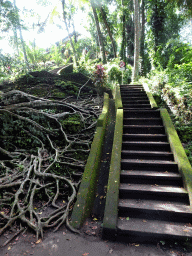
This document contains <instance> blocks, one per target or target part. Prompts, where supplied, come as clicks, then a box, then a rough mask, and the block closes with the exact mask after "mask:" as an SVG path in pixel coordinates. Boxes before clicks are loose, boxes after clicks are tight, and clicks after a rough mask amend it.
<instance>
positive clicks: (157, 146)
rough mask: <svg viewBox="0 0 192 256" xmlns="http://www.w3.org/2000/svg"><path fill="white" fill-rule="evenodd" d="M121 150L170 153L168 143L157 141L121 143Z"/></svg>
mask: <svg viewBox="0 0 192 256" xmlns="http://www.w3.org/2000/svg"><path fill="white" fill-rule="evenodd" d="M122 150H138V151H140V150H142V151H161V152H164V151H167V152H170V145H169V143H168V142H158V141H123V142H122Z"/></svg>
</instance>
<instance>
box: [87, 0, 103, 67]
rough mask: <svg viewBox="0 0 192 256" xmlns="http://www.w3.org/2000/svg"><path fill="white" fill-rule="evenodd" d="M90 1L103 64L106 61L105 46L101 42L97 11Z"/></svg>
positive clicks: (92, 0) (91, 0) (92, 1)
mask: <svg viewBox="0 0 192 256" xmlns="http://www.w3.org/2000/svg"><path fill="white" fill-rule="evenodd" d="M90 3H91V7H92V9H93V15H94V18H95V23H96V27H97V33H98V38H99V44H100V51H101V53H102V60H103V64H106V63H107V61H106V56H105V46H104V42H103V36H102V33H101V29H100V26H99V19H98V16H97V11H96V7H95V3H94V0H90Z"/></svg>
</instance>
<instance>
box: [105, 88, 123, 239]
mask: <svg viewBox="0 0 192 256" xmlns="http://www.w3.org/2000/svg"><path fill="white" fill-rule="evenodd" d="M113 97H114V99H115V108H116V121H115V131H114V139H113V148H112V154H111V162H110V170H109V179H108V185H107V195H106V203H105V212H104V219H103V233H102V235H103V238H104V239H105V238H106V239H110V240H114V239H115V237H116V230H117V220H118V201H119V184H120V171H121V148H122V137H123V104H122V100H121V92H120V86H119V85H117V86H116V88H115V89H114V93H113Z"/></svg>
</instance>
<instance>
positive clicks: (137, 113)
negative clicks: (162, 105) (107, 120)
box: [124, 109, 160, 118]
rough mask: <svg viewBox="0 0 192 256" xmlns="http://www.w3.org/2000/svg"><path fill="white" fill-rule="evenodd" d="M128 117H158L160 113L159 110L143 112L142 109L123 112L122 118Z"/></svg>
mask: <svg viewBox="0 0 192 256" xmlns="http://www.w3.org/2000/svg"><path fill="white" fill-rule="evenodd" d="M129 117H149V118H151V117H160V111H159V110H152V109H148V110H144V109H142V110H141V109H134V110H126V109H125V110H124V118H129Z"/></svg>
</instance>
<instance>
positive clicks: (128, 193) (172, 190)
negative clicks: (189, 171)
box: [119, 183, 189, 204]
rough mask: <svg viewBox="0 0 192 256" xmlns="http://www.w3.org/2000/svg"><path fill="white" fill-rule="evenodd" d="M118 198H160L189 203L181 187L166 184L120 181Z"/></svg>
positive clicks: (161, 199) (186, 194)
mask: <svg viewBox="0 0 192 256" xmlns="http://www.w3.org/2000/svg"><path fill="white" fill-rule="evenodd" d="M119 198H120V199H138V200H139V199H140V200H144V199H147V200H156V201H158V200H160V201H170V202H183V203H184V204H189V198H188V193H187V191H186V190H185V189H184V188H182V187H176V186H168V185H150V184H147V185H146V184H131V183H121V184H120V187H119Z"/></svg>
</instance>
